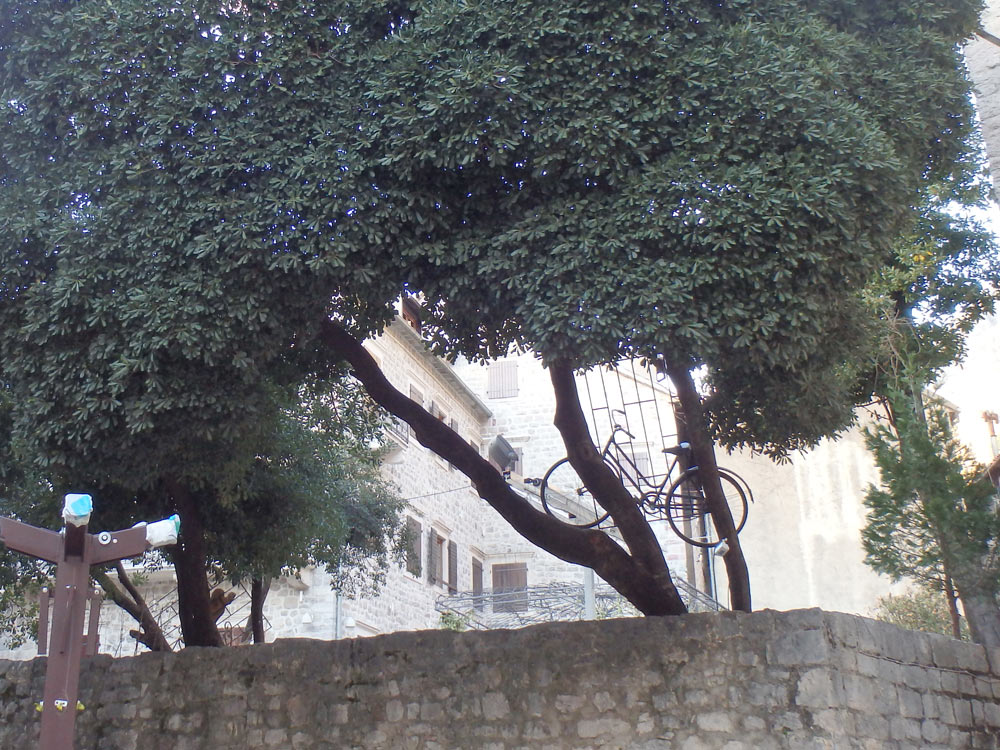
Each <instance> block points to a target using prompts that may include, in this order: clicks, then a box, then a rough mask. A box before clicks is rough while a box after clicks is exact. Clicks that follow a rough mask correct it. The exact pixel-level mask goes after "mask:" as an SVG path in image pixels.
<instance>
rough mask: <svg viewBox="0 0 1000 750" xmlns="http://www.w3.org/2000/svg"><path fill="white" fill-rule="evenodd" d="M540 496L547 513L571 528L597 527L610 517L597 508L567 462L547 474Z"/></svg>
mask: <svg viewBox="0 0 1000 750" xmlns="http://www.w3.org/2000/svg"><path fill="white" fill-rule="evenodd" d="M539 495H540V496H541V498H542V507H543V508H544V509H545V512H546V513H548V514H549V515H550V516H553V517H554V518H558V519H559V520H560V521H563V522H564V523H568V524H571V525H572V526H583V527H584V528H591V527H593V526H598V525H600V524H601V523H602V522H603V521H605V520H606V519H607V518H608V516H609V515H610V514H609V513H608V512H607V511H606V510H604V508H602V507H601V506H600V504H598V502H597V500H596V499H595V498H594V496H593V495H592V494H591V493H590V490H588V489H587V487H586V486H585V485H584V483H583V480H582V479H581V478H580V475H579V474H577V473H576V469H574V468H573V466H572V465H571V464H570V462H569V459H568V458H564V459H562V460H561V461H557V462H556V463H555V464H553V465H552V468H550V469H549V470H548V471H547V472H545V476H544V477H543V478H542V483H541V485H540V487H539Z"/></svg>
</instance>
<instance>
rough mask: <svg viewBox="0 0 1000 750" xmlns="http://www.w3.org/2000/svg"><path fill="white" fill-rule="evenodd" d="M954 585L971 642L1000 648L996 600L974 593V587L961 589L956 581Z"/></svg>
mask: <svg viewBox="0 0 1000 750" xmlns="http://www.w3.org/2000/svg"><path fill="white" fill-rule="evenodd" d="M955 584H956V586H957V587H958V595H959V597H960V598H961V599H962V609H964V610H965V621H966V622H967V623H969V634H970V635H971V636H972V640H973V642H975V643H978V644H980V645H981V646H987V647H988V648H1000V608H998V607H997V601H996V599H994V598H993V597H992V596H990V595H989V594H988V593H984V592H979V591H976V590H975V588H974V587H973V588H971V589H963V586H962V582H961V581H959V580H957V579H956V581H955Z"/></svg>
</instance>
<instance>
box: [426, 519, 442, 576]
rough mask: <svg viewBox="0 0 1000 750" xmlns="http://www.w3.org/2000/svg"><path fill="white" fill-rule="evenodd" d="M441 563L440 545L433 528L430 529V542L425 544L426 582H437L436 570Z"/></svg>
mask: <svg viewBox="0 0 1000 750" xmlns="http://www.w3.org/2000/svg"><path fill="white" fill-rule="evenodd" d="M440 565H441V545H440V544H439V543H438V535H437V532H436V531H434V529H431V530H430V543H429V544H428V545H427V582H428V583H437V580H438V570H440Z"/></svg>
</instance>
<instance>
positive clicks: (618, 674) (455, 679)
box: [0, 610, 1000, 750]
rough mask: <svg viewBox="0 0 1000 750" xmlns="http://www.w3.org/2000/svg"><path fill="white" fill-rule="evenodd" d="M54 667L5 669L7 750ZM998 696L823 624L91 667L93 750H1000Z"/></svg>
mask: <svg viewBox="0 0 1000 750" xmlns="http://www.w3.org/2000/svg"><path fill="white" fill-rule="evenodd" d="M900 654H903V655H906V659H905V660H901V659H900V658H898V656H899V655H900ZM937 659H940V660H941V662H943V663H941V664H939V663H937ZM43 669H44V661H43V660H36V661H34V662H29V663H23V662H0V748H4V749H6V748H20V747H32V746H34V744H35V743H36V742H37V735H38V721H37V714H36V713H35V711H34V708H33V703H34V700H36V697H37V696H38V695H40V694H41V687H42V677H43ZM998 694H1000V673H998V672H997V669H996V658H995V657H994V656H993V654H992V653H991V654H989V658H987V653H986V652H985V651H984V650H982V649H980V648H978V647H975V646H971V645H969V644H963V643H960V642H957V641H948V640H946V639H942V638H940V637H937V636H927V635H924V634H918V633H911V632H907V631H903V630H900V629H898V628H895V627H893V626H891V625H886V624H884V623H876V622H872V621H870V620H864V619H863V618H857V617H851V616H848V615H841V614H826V613H823V612H820V611H818V610H809V611H806V612H793V613H787V614H783V613H778V612H763V613H760V614H759V615H758V614H754V615H733V614H725V615H718V616H713V615H698V616H693V617H684V618H656V619H652V618H651V619H645V620H644V619H634V620H617V621H605V622H592V623H561V624H551V625H540V626H535V627H531V628H525V629H523V630H519V631H507V632H488V633H450V632H441V631H422V632H416V633H396V634H392V635H387V636H380V637H376V638H366V639H359V640H354V641H337V642H321V641H306V640H297V641H286V642H280V643H276V644H271V645H267V646H254V647H247V648H237V649H223V650H211V649H191V650H188V651H186V652H182V653H180V654H172V655H152V654H151V655H145V656H140V657H135V658H131V659H121V660H117V661H112V660H110V659H107V658H100V659H94V660H88V662H87V663H86V664H85V665H84V670H83V674H82V678H81V698H82V700H83V702H84V703H85V704H86V705H87V710H86V711H84V712H83V713H82V714H81V715H80V718H79V721H78V724H77V728H78V732H77V747H78V748H80V749H81V750H140V749H141V750H269V749H277V750H285V749H286V748H290V749H291V750H335V749H336V750H339V749H340V748H351V749H352V750H383V749H384V748H401V749H402V750H459V749H461V750H465V749H467V748H474V749H475V750H480V748H482V749H483V750H486V749H487V748H489V749H491V750H598V749H600V750H613V749H614V750H626V749H627V750H669V749H672V748H690V749H691V750H792V749H793V748H794V749H796V750H797V749H798V748H824V749H829V750H876V749H881V748H891V750H904V748H925V749H926V748H930V749H931V750H935V749H938V748H941V749H943V748H989V749H990V750H1000V741H998V740H997V738H998V736H1000V700H998V698H997V697H996V696H997V695H998Z"/></svg>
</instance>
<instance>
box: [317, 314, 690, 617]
mask: <svg viewBox="0 0 1000 750" xmlns="http://www.w3.org/2000/svg"><path fill="white" fill-rule="evenodd" d="M320 340H321V342H322V343H323V344H325V345H326V346H327V347H328V348H329V349H330V351H331V352H332V353H333V354H334V355H335V356H336V357H337V358H338V359H341V358H342V359H345V360H347V362H348V363H349V364H350V366H351V368H352V370H353V372H354V375H355V377H356V378H357V379H358V380H359V381H360V382H361V384H362V385H363V386H364V388H365V390H366V391H367V392H368V395H369V396H371V397H372V398H373V399H374V400H375V402H376V403H378V404H379V405H380V406H382V407H383V408H385V409H386V410H387V411H389V412H390V413H392V414H394V415H396V416H397V417H399V418H400V419H402V420H403V421H404V422H406V423H407V424H408V425H409V426H410V427H411V428H412V429H413V432H414V435H415V436H416V438H417V440H418V441H419V442H420V444H421V445H423V446H425V447H427V448H429V449H430V450H432V451H433V452H434V453H436V454H437V455H438V456H440V457H441V458H443V459H445V460H446V461H448V462H449V463H451V464H453V465H454V466H455V468H456V469H457V470H458V471H460V472H462V473H463V474H464V475H465V476H466V477H468V478H469V480H470V481H471V482H472V485H473V487H474V488H475V490H476V491H477V492H478V493H479V496H480V497H482V498H483V499H484V500H485V501H486V502H487V503H489V505H490V506H491V507H492V508H493V509H494V510H495V511H496V512H497V513H499V514H500V515H501V516H502V517H503V518H504V520H506V521H507V522H508V523H509V524H510V525H511V526H512V527H513V528H514V529H515V531H517V532H518V533H519V534H521V535H522V536H523V537H524V538H525V539H527V540H528V541H529V542H531V543H532V544H535V545H537V546H539V547H541V548H542V549H544V550H546V551H547V552H549V553H551V554H553V555H555V556H556V557H558V558H560V559H562V560H565V561H567V562H571V563H575V564H577V565H585V566H587V567H589V568H593V569H594V571H595V572H596V573H597V574H598V575H599V576H600V577H601V578H603V579H604V580H605V581H607V582H608V583H609V584H610V585H611V586H612V587H614V588H615V590H617V591H618V592H619V593H621V594H622V595H623V596H624V597H625V598H626V599H628V600H629V601H630V602H632V604H634V605H635V607H636V608H637V609H638V610H639V611H640V612H642V613H643V614H646V615H676V614H682V613H684V612H685V611H686V608H685V606H684V602H683V601H682V600H681V598H680V596H679V595H678V593H677V590H676V588H675V587H674V586H673V583H672V582H671V581H670V574H669V571H667V569H666V565H665V564H664V565H663V568H662V569H661V570H656V569H655V566H650V565H648V564H647V562H646V560H644V559H643V558H641V557H640V558H636V557H634V556H633V555H630V554H629V552H627V551H626V550H625V549H623V548H622V546H621V545H620V544H618V542H616V541H615V540H613V539H612V538H611V537H609V536H608V535H607V534H605V533H604V532H602V531H600V530H598V529H587V528H582V527H579V526H572V525H570V524H566V523H563V522H562V521H560V520H558V519H556V518H554V517H553V516H550V515H549V514H548V513H545V512H544V511H542V510H540V509H538V508H536V507H535V506H534V505H533V504H532V503H531V502H529V501H528V500H526V499H525V498H523V497H521V496H520V495H518V494H517V493H516V492H514V491H513V490H512V489H511V488H510V487H509V486H508V484H507V482H506V480H505V479H504V477H503V475H502V474H501V473H500V472H499V471H497V470H496V469H495V468H494V467H493V466H492V465H490V463H489V462H488V461H487V460H486V459H484V458H483V457H482V456H480V455H479V451H477V450H476V449H475V448H473V447H472V446H470V445H469V444H468V443H467V442H466V441H465V439H464V438H462V437H461V436H460V435H459V434H458V433H456V432H455V431H454V430H452V429H451V428H450V427H448V425H446V424H444V422H441V421H439V420H438V419H436V418H435V417H433V416H432V415H431V414H430V413H428V412H427V411H426V410H425V409H424V408H423V407H422V406H421V405H420V404H417V403H415V402H414V401H412V400H411V399H410V398H408V397H407V396H405V395H404V394H403V393H401V392H400V391H399V390H397V389H396V388H394V387H393V386H392V384H391V383H389V381H388V380H386V378H385V375H384V374H383V373H382V371H381V369H379V366H378V364H377V363H376V362H375V360H374V359H372V356H371V355H370V354H369V353H368V352H367V351H366V350H365V348H364V346H362V344H361V342H360V341H358V340H357V339H356V338H354V337H353V336H351V335H350V334H349V333H348V332H347V331H345V330H344V329H343V328H342V327H341V326H339V325H338V324H337V323H334V322H333V321H331V320H326V321H324V322H323V324H322V328H321V331H320ZM558 398H559V396H558V394H557V399H558ZM622 491H624V490H622ZM626 494H627V493H626ZM609 503H610V504H611V506H612V508H613V509H615V512H617V513H619V515H621V516H622V517H623V518H624V517H626V516H627V515H628V514H629V512H628V511H626V510H624V509H623V507H622V503H621V502H618V503H617V506H616V504H615V502H614V501H613V500H612V501H609ZM633 504H634V502H633ZM609 510H611V508H609ZM645 554H646V555H647V557H648V550H647V551H646V553H645ZM660 556H661V558H662V553H661V555H660Z"/></svg>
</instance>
